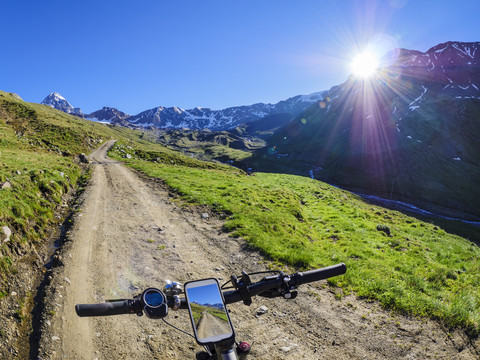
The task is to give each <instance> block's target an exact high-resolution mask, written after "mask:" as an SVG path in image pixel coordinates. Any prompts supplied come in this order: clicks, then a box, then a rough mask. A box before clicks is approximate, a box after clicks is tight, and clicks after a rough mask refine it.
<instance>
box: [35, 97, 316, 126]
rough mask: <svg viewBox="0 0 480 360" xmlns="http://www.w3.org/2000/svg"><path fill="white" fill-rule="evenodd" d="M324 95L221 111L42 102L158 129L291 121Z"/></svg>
mask: <svg viewBox="0 0 480 360" xmlns="http://www.w3.org/2000/svg"><path fill="white" fill-rule="evenodd" d="M322 98H323V92H317V93H313V94H310V95H298V96H294V97H292V98H289V99H287V100H283V101H280V102H278V103H276V104H264V103H257V104H253V105H247V106H236V107H230V108H226V109H222V110H212V109H209V108H200V107H196V108H194V109H190V110H183V109H181V108H179V107H176V106H174V107H163V106H159V107H156V108H153V109H149V110H145V111H142V112H141V113H139V114H137V115H128V114H126V113H124V112H122V111H120V110H118V109H115V108H111V107H103V108H102V109H101V110H97V111H95V112H93V113H90V114H83V113H82V111H81V110H80V109H79V108H74V107H73V106H72V105H71V104H70V103H69V102H68V101H67V100H66V99H65V98H64V97H62V96H61V95H60V94H58V93H56V92H54V93H51V94H50V95H48V96H47V97H46V98H45V99H44V100H43V101H42V104H44V105H48V106H51V107H53V108H55V109H58V110H61V111H64V112H66V113H68V114H72V115H76V116H79V117H83V118H86V119H90V120H94V121H101V122H107V123H110V124H114V125H122V126H129V127H144V128H145V127H153V128H159V129H181V128H186V129H193V130H197V129H209V130H228V129H233V128H235V127H237V126H239V125H243V124H247V123H251V122H255V121H257V120H260V119H263V118H265V117H268V116H272V115H284V116H286V117H288V120H291V119H292V118H293V117H295V116H296V115H298V114H300V113H302V112H303V111H304V110H305V109H306V108H308V107H309V106H311V105H312V104H314V103H316V102H318V101H319V100H321V99H322Z"/></svg>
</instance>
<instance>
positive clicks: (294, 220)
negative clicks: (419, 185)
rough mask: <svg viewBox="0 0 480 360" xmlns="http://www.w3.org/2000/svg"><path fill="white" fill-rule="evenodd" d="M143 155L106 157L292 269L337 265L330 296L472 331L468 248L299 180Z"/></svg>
mask: <svg viewBox="0 0 480 360" xmlns="http://www.w3.org/2000/svg"><path fill="white" fill-rule="evenodd" d="M126 153H129V154H130V155H131V158H130V159H125V155H126ZM146 153H149V151H148V150H145V149H142V150H138V149H135V148H131V147H127V146H126V145H125V144H122V142H119V143H118V144H117V145H116V147H115V148H114V149H113V150H112V151H111V153H110V155H111V156H113V157H116V158H117V159H120V160H121V159H123V160H124V161H125V162H126V163H127V164H128V165H129V166H132V167H134V168H135V169H137V170H140V171H142V172H144V173H146V174H147V175H149V176H152V177H156V178H161V179H163V180H164V181H165V182H166V184H167V185H168V186H169V187H170V188H171V189H172V190H174V191H176V192H177V193H178V194H180V195H181V196H182V197H183V198H184V199H186V200H187V201H189V202H191V203H193V204H200V205H207V206H210V207H212V208H213V209H215V210H216V211H218V212H219V213H221V214H223V216H224V217H225V218H226V223H225V226H224V230H225V231H228V232H230V233H231V234H232V235H233V236H238V237H242V238H244V239H245V240H246V241H247V243H248V244H249V245H250V246H251V247H253V248H256V249H259V250H260V251H261V252H263V253H264V254H265V255H267V256H268V257H269V258H271V259H273V260H275V261H278V262H280V263H287V264H291V265H294V266H297V267H300V268H312V267H319V266H327V265H331V264H334V263H338V262H345V263H346V264H347V267H348V271H347V274H346V275H345V276H342V277H339V278H334V279H331V280H330V281H329V282H330V284H332V285H337V286H339V287H341V290H340V292H339V296H341V294H346V293H349V292H352V291H353V292H354V293H356V294H357V295H359V296H360V297H362V298H369V299H375V300H377V301H379V302H380V303H381V304H383V305H384V306H385V307H386V308H390V309H393V310H396V311H399V312H402V313H405V314H410V315H417V316H428V317H431V318H434V319H441V320H442V321H443V322H444V323H445V324H447V325H450V326H459V327H462V328H464V329H466V330H467V332H468V333H469V334H470V335H474V334H476V333H478V331H479V329H480V307H479V305H480V287H479V285H480V278H479V277H478V272H479V271H480V249H479V248H478V246H477V245H476V244H475V243H472V242H470V241H468V240H466V239H464V238H461V237H459V236H455V235H452V234H449V233H447V232H446V231H444V230H442V229H441V228H439V227H438V226H436V225H434V224H430V223H427V222H422V221H419V220H417V219H415V218H412V217H408V216H406V215H403V214H401V213H399V212H395V211H390V210H386V209H384V208H381V207H378V206H373V205H371V204H368V203H366V202H364V201H363V200H362V199H361V198H359V197H358V196H355V195H353V194H351V193H349V192H347V191H343V190H340V189H338V188H335V187H332V186H330V185H327V184H325V183H322V182H319V181H316V180H312V179H309V178H306V177H300V176H294V175H281V174H268V173H256V174H254V175H247V174H245V173H244V172H242V171H240V170H238V169H235V168H229V167H226V166H220V165H215V164H211V165H209V166H205V165H202V163H201V162H198V161H196V160H193V159H189V158H187V157H183V156H181V155H178V154H177V155H172V154H171V155H170V156H174V157H173V158H169V159H168V160H167V159H165V158H163V157H161V156H159V154H160V153H161V152H158V150H157V152H155V155H153V156H147V155H146ZM472 231H475V230H472Z"/></svg>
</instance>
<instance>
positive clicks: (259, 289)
mask: <svg viewBox="0 0 480 360" xmlns="http://www.w3.org/2000/svg"><path fill="white" fill-rule="evenodd" d="M346 271H347V267H346V266H345V264H344V263H341V264H336V265H332V266H328V267H325V268H322V269H316V270H309V271H304V272H298V273H295V274H292V275H290V276H288V275H287V276H282V275H273V276H267V277H265V278H263V279H262V280H260V281H258V282H256V283H253V284H251V285H248V286H246V289H244V290H231V291H224V292H223V296H224V298H225V303H226V304H232V303H235V302H239V301H245V294H246V295H247V297H253V296H256V295H259V296H266V297H276V296H280V295H282V294H283V292H281V291H280V292H273V293H270V292H271V291H273V290H275V289H281V288H282V287H287V288H288V289H291V290H293V289H295V288H297V287H298V286H300V285H302V284H307V283H310V282H314V281H319V280H324V279H327V278H330V277H333V276H337V275H342V274H345V272H346ZM167 303H168V307H169V308H173V307H174V301H173V299H171V298H168V299H167ZM179 308H180V309H187V303H186V301H185V299H184V298H181V299H180V307H179ZM75 311H76V312H77V315H78V316H81V317H86V316H109V315H122V314H139V313H140V314H141V312H142V305H141V302H140V299H139V298H136V299H127V300H114V301H109V302H105V303H100V304H78V305H75Z"/></svg>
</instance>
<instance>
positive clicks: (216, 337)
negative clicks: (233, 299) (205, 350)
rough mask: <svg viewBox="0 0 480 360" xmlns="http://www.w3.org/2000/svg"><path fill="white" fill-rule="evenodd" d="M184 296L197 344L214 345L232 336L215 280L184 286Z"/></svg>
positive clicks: (195, 282)
mask: <svg viewBox="0 0 480 360" xmlns="http://www.w3.org/2000/svg"><path fill="white" fill-rule="evenodd" d="M184 289H185V295H186V299H187V303H188V310H189V312H190V319H191V321H192V325H193V330H194V332H195V337H196V339H197V342H198V343H199V344H208V343H216V342H219V341H222V340H227V339H231V338H233V336H234V332H233V327H232V323H231V321H230V317H229V316H228V312H227V309H226V307H225V302H224V301H223V297H222V293H221V290H220V286H219V284H218V281H217V280H216V279H205V280H198V281H192V282H188V283H186V284H185V287H184Z"/></svg>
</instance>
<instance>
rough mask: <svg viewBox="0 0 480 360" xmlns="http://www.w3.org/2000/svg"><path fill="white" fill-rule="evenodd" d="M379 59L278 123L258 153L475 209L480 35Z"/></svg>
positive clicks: (381, 190)
mask: <svg viewBox="0 0 480 360" xmlns="http://www.w3.org/2000/svg"><path fill="white" fill-rule="evenodd" d="M385 59H386V60H388V61H385V62H384V63H383V64H384V65H383V67H381V68H380V69H378V71H377V72H376V74H375V75H374V76H371V77H370V78H368V79H363V78H355V77H354V76H351V77H350V78H349V79H348V80H347V81H346V82H344V83H343V84H340V85H338V86H335V87H333V88H332V89H331V90H329V91H328V92H327V93H326V94H325V100H324V101H322V102H320V104H319V105H320V106H313V107H310V108H309V109H307V110H306V111H305V112H304V113H302V114H301V115H299V116H298V117H297V118H295V119H294V120H293V121H291V122H289V123H287V124H286V125H285V126H284V128H283V129H281V130H280V131H278V132H277V133H276V134H275V135H274V136H273V137H272V138H270V140H269V142H270V144H269V146H267V148H268V149H271V148H272V147H273V146H275V153H274V154H265V158H266V159H267V160H266V161H270V162H272V160H273V159H272V158H271V157H273V158H275V159H276V160H275V161H277V160H278V161H283V160H282V159H285V160H287V161H288V163H289V164H298V166H299V167H300V164H303V165H302V166H303V168H302V169H300V170H299V171H298V172H299V173H303V174H305V175H310V176H312V177H316V178H319V179H325V180H328V181H332V182H334V183H336V184H338V185H341V186H344V187H346V188H352V189H356V190H360V191H363V192H366V193H370V194H372V193H374V194H376V195H379V196H382V197H385V198H394V199H397V200H407V202H414V203H417V204H420V205H421V204H424V203H427V204H435V209H434V211H439V209H441V208H448V209H455V211H461V212H462V213H463V214H471V215H474V216H477V217H480V210H479V209H480V188H479V187H478V179H480V142H479V140H478V139H479V138H480V121H479V119H480V42H469V43H467V42H465V43H462V42H446V43H443V44H439V45H436V46H434V47H432V48H431V49H429V50H428V51H426V52H420V51H415V50H405V49H398V50H395V51H393V52H391V53H390V54H388V56H386V58H385ZM385 59H384V60H385ZM269 156H270V160H269Z"/></svg>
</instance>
